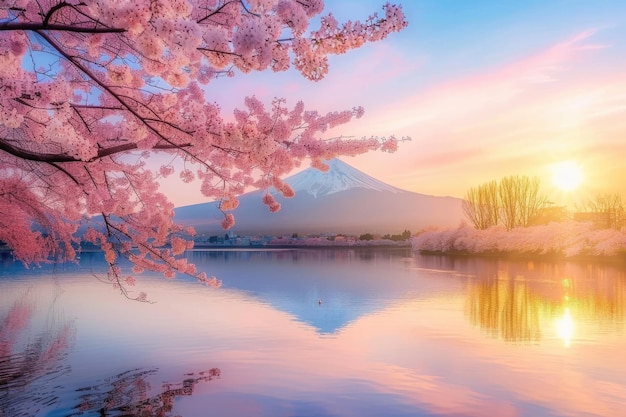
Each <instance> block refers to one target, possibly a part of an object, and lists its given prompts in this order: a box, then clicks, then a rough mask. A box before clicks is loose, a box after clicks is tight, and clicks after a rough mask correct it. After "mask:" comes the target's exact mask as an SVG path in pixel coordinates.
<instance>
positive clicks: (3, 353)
mask: <svg viewBox="0 0 626 417" xmlns="http://www.w3.org/2000/svg"><path fill="white" fill-rule="evenodd" d="M56 291H57V292H56V294H55V296H54V297H53V299H52V301H50V303H49V305H48V308H47V311H46V312H45V313H44V314H45V316H44V319H43V323H38V321H37V317H36V315H35V313H36V310H37V309H38V307H39V306H38V305H37V302H36V299H35V297H34V295H33V294H32V292H31V291H30V290H28V291H26V292H25V293H24V294H23V295H22V296H20V297H18V298H17V299H16V300H15V301H14V302H13V303H12V304H11V307H10V308H9V309H8V311H7V312H6V313H4V317H2V318H1V319H0V323H2V325H1V327H0V388H1V390H0V416H2V417H4V416H6V417H21V416H32V415H33V414H34V410H37V409H38V408H39V407H41V406H43V405H50V404H54V403H56V402H57V400H58V395H59V394H58V386H57V385H56V384H55V381H56V380H58V379H59V378H60V377H62V376H64V375H67V374H68V373H69V372H70V367H69V365H68V364H67V363H66V362H65V361H64V359H65V357H66V356H67V354H68V351H69V350H70V349H71V345H72V340H73V335H74V330H75V327H74V323H73V321H68V320H65V319H64V318H63V316H62V314H61V313H60V312H59V311H58V310H57V299H58V295H59V293H58V291H59V289H58V287H57V288H56Z"/></svg>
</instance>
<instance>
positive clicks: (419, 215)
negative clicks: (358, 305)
mask: <svg viewBox="0 0 626 417" xmlns="http://www.w3.org/2000/svg"><path fill="white" fill-rule="evenodd" d="M327 164H328V165H329V166H330V170H329V171H328V172H326V173H323V172H320V171H319V170H317V169H314V168H308V169H306V170H304V171H302V172H300V173H298V174H295V175H293V176H291V177H289V178H287V179H285V182H287V183H288V184H289V185H291V187H292V188H293V189H294V191H295V192H296V195H295V196H294V197H293V198H289V199H288V198H284V197H283V196H282V195H281V194H280V193H278V192H276V191H275V190H270V191H271V192H273V195H274V197H275V199H276V201H278V202H279V203H280V204H281V206H282V208H281V210H280V211H279V212H277V213H270V212H269V211H268V208H267V206H265V205H264V204H263V203H262V201H261V199H262V197H263V195H264V194H265V191H253V192H250V193H247V194H244V195H243V196H241V197H240V199H239V207H238V208H237V209H236V210H234V211H233V214H234V215H235V226H234V227H233V229H232V230H233V231H234V232H235V233H237V234H239V235H254V234H268V235H279V234H292V233H298V234H306V233H351V234H361V233H381V234H387V233H390V234H396V233H401V232H402V231H403V230H405V229H409V230H411V231H412V232H417V231H419V230H421V229H424V228H427V227H430V226H442V227H450V226H457V225H458V224H459V223H460V222H461V220H462V217H463V215H462V209H461V200H460V199H458V198H452V197H435V196H430V195H424V194H418V193H414V192H410V191H405V190H402V189H400V188H396V187H393V186H391V185H388V184H385V183H384V182H382V181H379V180H377V179H375V178H373V177H371V176H369V175H367V174H365V173H363V172H361V171H359V170H357V169H355V168H354V167H352V166H350V165H348V164H347V163H345V162H342V161H340V160H337V159H335V160H331V161H328V162H327ZM222 217H223V216H222V213H221V212H220V211H219V210H218V203H217V202H211V203H204V204H195V205H191V206H185V207H179V208H177V209H176V219H175V220H176V221H177V222H178V223H182V224H184V225H190V226H194V227H195V228H196V230H197V232H198V233H210V234H218V233H224V231H223V230H222V229H221V227H220V222H221V220H222Z"/></svg>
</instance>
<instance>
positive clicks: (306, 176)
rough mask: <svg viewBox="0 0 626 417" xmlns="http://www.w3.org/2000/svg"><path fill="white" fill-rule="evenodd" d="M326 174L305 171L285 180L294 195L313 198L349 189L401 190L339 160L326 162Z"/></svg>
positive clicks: (312, 170)
mask: <svg viewBox="0 0 626 417" xmlns="http://www.w3.org/2000/svg"><path fill="white" fill-rule="evenodd" d="M326 164H327V165H328V166H329V167H330V169H329V170H328V172H322V171H319V170H317V169H306V170H304V171H302V172H300V173H298V174H295V175H293V176H291V177H289V178H288V179H286V180H285V182H287V183H288V184H289V185H290V186H291V188H293V190H294V191H295V192H296V193H299V192H305V193H308V194H311V195H312V196H313V197H321V196H327V195H330V194H334V193H337V192H340V191H346V190H349V189H351V188H365V189H369V190H375V191H389V192H392V193H397V192H400V191H402V190H400V189H399V188H396V187H393V186H391V185H389V184H385V183H384V182H382V181H379V180H377V179H376V178H374V177H370V176H369V175H367V174H365V173H364V172H362V171H359V170H358V169H356V168H353V167H352V166H350V165H348V164H346V163H345V162H343V161H341V160H339V159H331V160H330V161H326Z"/></svg>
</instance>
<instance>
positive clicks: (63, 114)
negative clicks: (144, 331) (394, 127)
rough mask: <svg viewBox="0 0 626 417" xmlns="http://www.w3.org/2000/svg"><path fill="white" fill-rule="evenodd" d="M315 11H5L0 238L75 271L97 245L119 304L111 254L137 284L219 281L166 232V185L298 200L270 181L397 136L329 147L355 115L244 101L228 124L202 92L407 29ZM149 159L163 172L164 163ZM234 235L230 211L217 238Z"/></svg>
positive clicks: (171, 7)
mask: <svg viewBox="0 0 626 417" xmlns="http://www.w3.org/2000/svg"><path fill="white" fill-rule="evenodd" d="M322 9H323V1H322V0H298V1H294V0H253V1H249V2H218V1H214V0H209V1H207V0H203V1H197V0H167V1H165V0H136V1H132V2H131V1H119V0H65V1H63V2H59V1H57V0H39V1H36V2H35V1H26V0H23V1H15V0H14V1H8V2H2V3H1V4H0V19H1V20H0V89H1V91H2V93H1V94H0V241H2V242H5V243H6V244H7V245H8V246H9V247H10V248H11V249H12V250H13V254H14V255H15V256H16V258H18V259H20V260H22V261H23V262H24V263H26V264H31V263H35V264H37V263H42V262H50V261H65V260H69V261H71V260H75V259H76V251H77V250H78V248H79V245H80V243H81V242H90V243H92V244H95V245H99V246H100V247H101V248H102V250H103V251H104V254H105V259H106V261H107V262H108V263H109V265H110V270H109V274H108V278H109V279H110V280H111V283H112V284H113V285H114V286H115V287H116V288H118V289H120V291H122V292H123V293H124V294H126V295H128V293H127V292H126V286H128V285H130V284H131V283H132V282H133V281H132V280H130V279H127V278H124V277H123V275H121V270H120V268H119V267H118V265H117V262H118V260H119V259H120V258H121V257H125V258H128V259H130V260H131V261H132V262H133V264H134V268H133V271H134V273H139V272H141V271H143V270H145V269H148V270H153V271H158V272H160V273H162V274H163V275H164V276H167V277H173V276H174V274H175V273H176V272H180V273H186V274H191V275H194V276H196V277H197V278H198V279H199V280H200V281H202V282H205V283H208V284H210V285H217V281H216V280H214V279H209V278H207V277H206V274H203V273H202V272H198V271H196V270H195V267H193V265H189V264H187V263H186V260H185V259H184V258H183V257H181V256H180V254H182V252H184V250H186V249H188V248H190V247H191V243H190V238H191V236H192V233H190V231H189V230H183V228H182V227H181V226H179V225H177V224H175V223H174V222H173V205H172V204H171V202H170V201H169V200H168V199H167V197H166V196H165V195H163V194H162V193H161V192H159V186H158V181H159V179H160V178H162V177H167V176H170V175H172V174H175V173H176V174H177V175H178V176H179V178H180V179H181V181H183V182H194V181H195V182H196V183H197V184H198V189H199V190H200V192H201V193H202V194H203V195H205V196H206V197H208V198H214V199H216V200H219V201H221V207H222V210H234V209H235V208H236V206H237V202H238V199H237V197H238V196H239V195H241V194H242V193H244V192H246V191H247V190H249V189H250V188H259V189H269V187H272V186H273V187H275V188H276V189H277V190H278V191H279V192H281V193H282V194H283V195H284V196H285V197H291V196H293V194H294V193H293V190H292V189H291V188H290V187H289V186H287V185H285V184H283V183H282V181H281V180H280V178H281V177H282V176H284V175H285V174H287V173H288V172H290V171H291V170H293V169H294V168H295V167H297V166H300V164H301V163H302V162H304V161H311V165H312V166H315V167H317V168H320V169H325V168H327V167H326V166H325V165H324V164H323V162H322V161H323V160H324V159H326V158H332V157H334V156H340V155H355V154H359V153H363V152H368V151H371V150H376V149H381V148H382V149H383V150H387V151H392V150H395V142H394V141H392V140H381V139H379V138H377V137H370V138H362V139H350V138H345V137H334V138H333V137H331V138H329V137H327V136H326V135H327V132H328V131H329V130H330V129H331V128H333V127H335V126H338V125H341V124H344V123H348V122H349V121H350V120H352V119H353V118H355V117H356V118H359V117H361V116H362V115H363V109H361V108H354V109H352V110H349V111H337V112H330V113H327V114H319V113H318V112H315V111H311V110H305V106H304V104H303V103H302V102H299V101H297V100H294V101H293V103H295V105H292V106H293V107H291V106H290V105H288V104H287V101H286V100H284V99H276V100H274V101H273V102H272V103H269V104H266V103H264V102H263V101H262V100H260V99H259V98H255V97H249V98H248V99H246V101H245V103H243V106H242V107H241V108H240V109H238V110H237V111H235V114H234V118H231V119H229V121H226V120H225V119H224V116H223V115H222V114H221V112H220V109H219V106H218V105H217V104H216V103H215V100H216V98H215V97H212V96H211V90H210V86H211V83H215V82H219V81H220V78H221V77H222V76H225V75H226V76H229V77H233V76H243V75H242V73H246V72H250V71H264V70H272V71H284V70H286V69H288V68H289V67H291V66H293V67H294V68H296V69H297V70H298V71H300V72H301V73H302V75H303V76H304V77H306V78H308V79H311V80H319V79H321V78H323V77H324V76H325V75H326V74H327V72H328V71H329V70H330V67H329V63H328V56H329V55H332V54H343V53H345V52H347V51H349V50H351V49H355V48H358V47H360V46H362V45H363V44H364V43H366V42H371V41H377V40H381V39H383V38H385V37H386V36H388V35H389V34H391V33H393V32H397V31H400V30H402V29H403V28H404V27H405V26H406V25H407V22H406V20H405V17H404V14H403V13H402V9H401V8H400V6H396V5H391V4H386V5H384V6H383V11H384V16H381V17H379V16H378V15H377V14H372V15H371V16H370V17H369V18H368V19H367V20H366V21H364V22H357V21H349V22H346V23H343V24H342V23H339V22H337V20H336V19H335V18H334V17H333V16H330V15H328V16H325V17H324V16H322V17H321V19H319V20H317V19H315V18H316V16H318V15H319V14H320V13H321V12H322ZM314 21H319V23H318V25H319V27H317V28H311V25H312V22H314ZM201 85H206V86H203V87H201ZM155 153H159V154H160V155H163V154H169V156H170V157H171V161H172V162H166V163H165V164H163V165H162V166H159V164H158V163H155V162H152V161H151V160H150V156H151V155H153V154H155ZM173 161H178V162H180V164H178V163H173ZM180 166H182V167H183V168H182V169H177V168H175V167H180ZM266 204H267V205H268V208H269V210H270V211H277V210H279V209H280V204H279V203H277V202H276V201H275V200H273V201H267V203H266ZM88 219H91V221H90V223H89V226H90V227H87V228H85V227H79V226H82V225H83V224H84V223H85V222H87V221H88ZM234 224H235V216H234V214H233V213H225V214H224V218H223V221H222V225H223V226H224V228H225V229H229V228H231V227H233V226H234ZM137 298H138V299H140V300H145V299H146V296H145V295H144V294H140V295H139V296H138V297H137Z"/></svg>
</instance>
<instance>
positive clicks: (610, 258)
mask: <svg viewBox="0 0 626 417" xmlns="http://www.w3.org/2000/svg"><path fill="white" fill-rule="evenodd" d="M413 252H416V253H419V254H420V255H427V256H447V257H451V258H472V257H473V258H490V259H503V260H519V261H523V260H526V261H546V262H602V263H611V264H626V252H624V253H620V254H617V255H575V256H566V255H564V254H561V253H550V254H539V253H528V252H480V253H469V252H462V251H447V252H444V251H429V250H422V249H414V250H413Z"/></svg>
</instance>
